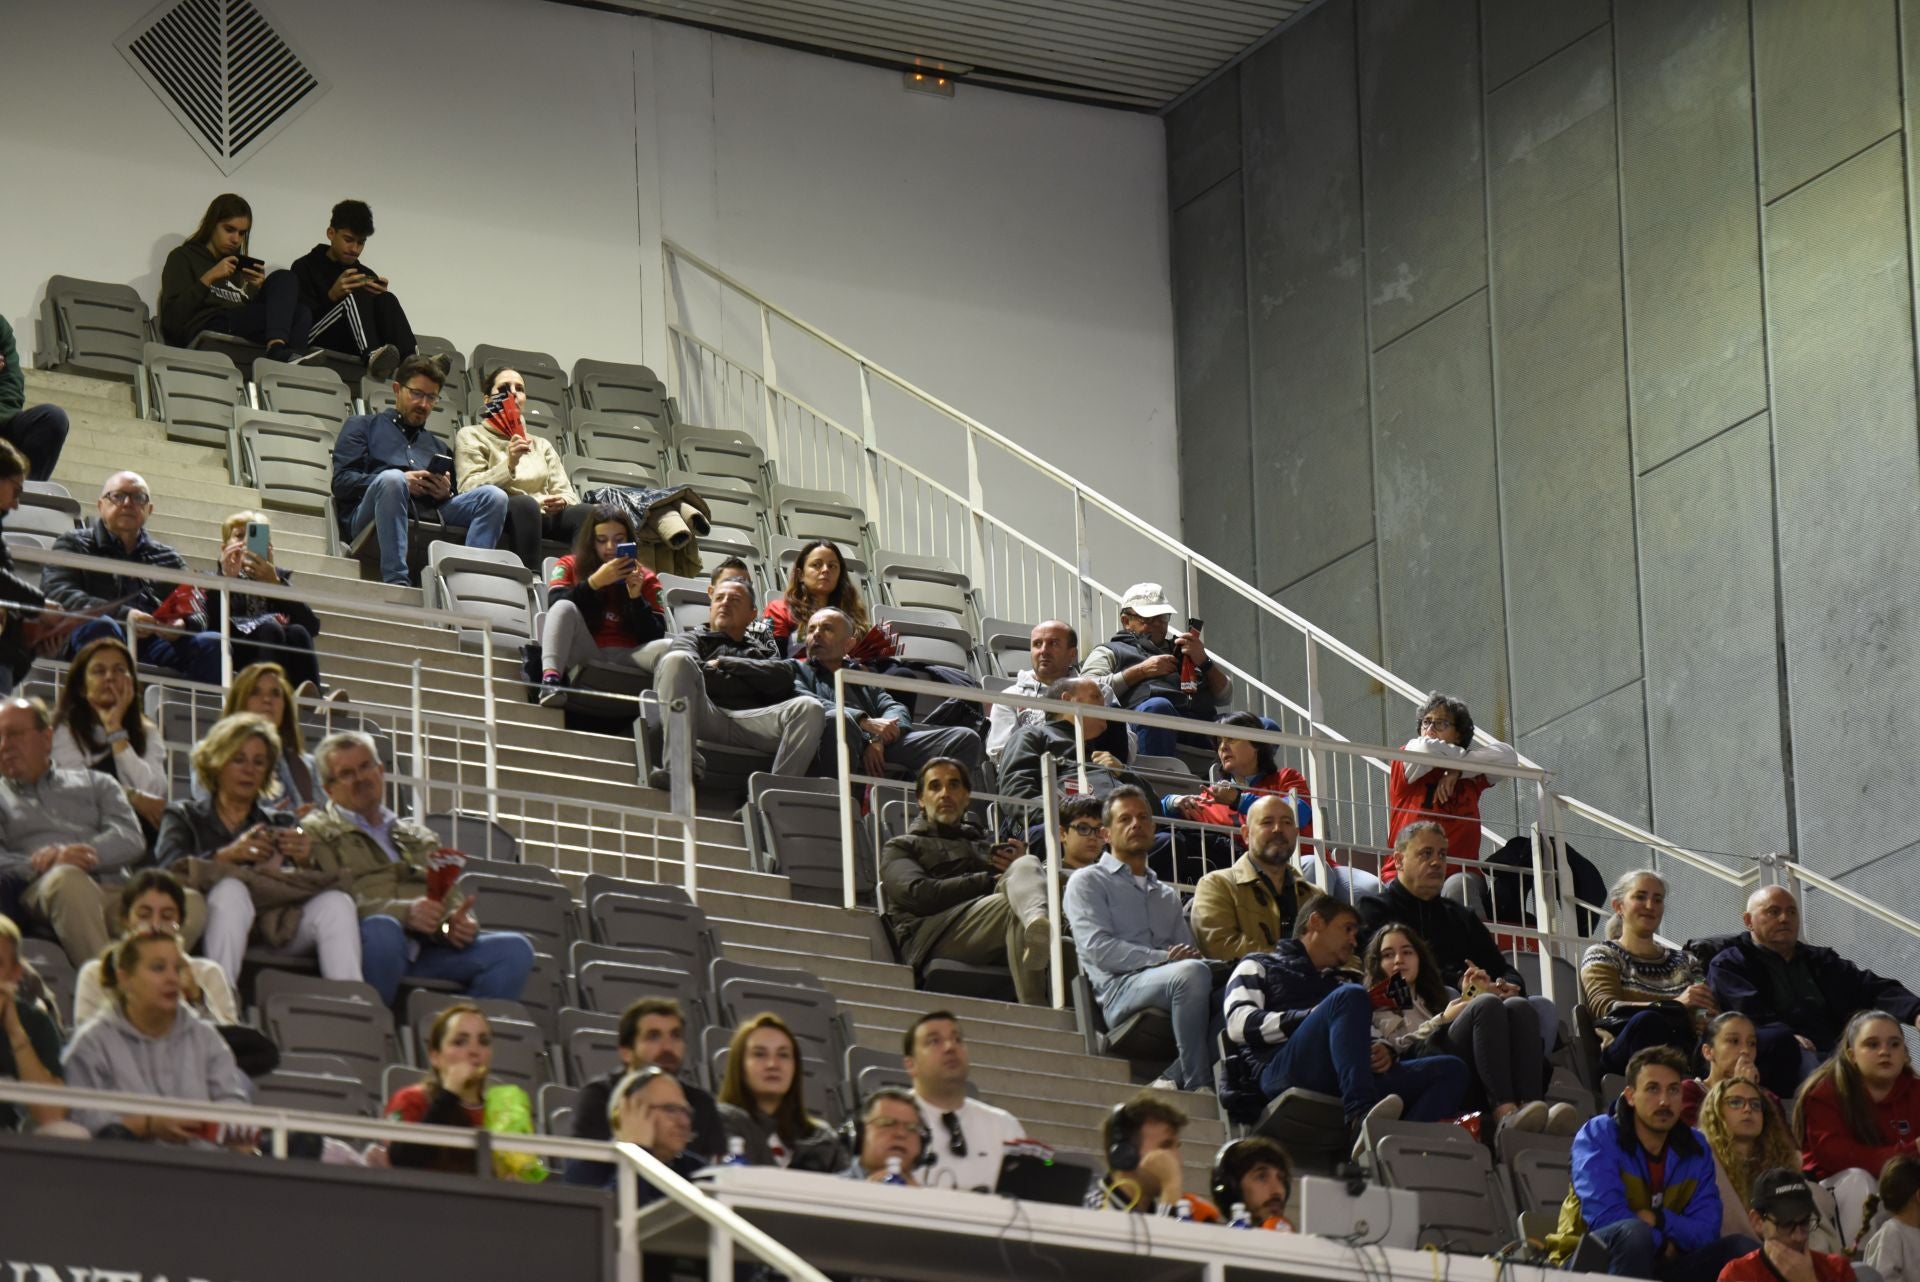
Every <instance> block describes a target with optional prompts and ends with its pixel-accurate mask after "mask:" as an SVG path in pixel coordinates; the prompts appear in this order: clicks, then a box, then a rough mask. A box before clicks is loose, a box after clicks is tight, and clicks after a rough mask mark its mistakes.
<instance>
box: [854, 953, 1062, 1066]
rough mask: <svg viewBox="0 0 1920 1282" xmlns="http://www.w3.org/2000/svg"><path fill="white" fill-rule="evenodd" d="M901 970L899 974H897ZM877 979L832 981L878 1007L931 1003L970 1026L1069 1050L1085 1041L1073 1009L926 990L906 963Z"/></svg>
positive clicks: (901, 1007) (897, 1007)
mask: <svg viewBox="0 0 1920 1282" xmlns="http://www.w3.org/2000/svg"><path fill="white" fill-rule="evenodd" d="M894 972H897V973H894ZM894 972H889V973H888V974H886V975H885V976H883V977H879V979H878V982H875V977H872V976H868V977H864V978H842V977H836V978H834V979H832V980H830V981H829V982H830V983H831V984H832V986H833V990H834V992H836V993H839V994H842V995H843V996H844V998H845V999H846V1000H847V1001H850V1002H859V1003H862V1004H864V1005H867V1006H870V1007H874V1008H891V1009H894V1010H909V1009H915V1008H918V1007H920V1006H922V1005H924V1004H925V1003H928V1002H931V1003H934V1004H936V1005H938V1006H940V1007H941V1008H942V1009H944V1010H950V1011H952V1012H953V1013H954V1014H955V1015H956V1016H958V1017H959V1018H960V1020H961V1021H962V1022H964V1023H966V1024H967V1025H969V1026H970V1027H971V1026H974V1025H981V1026H989V1027H993V1028H1006V1029H1018V1030H1019V1034H1020V1036H1022V1037H1024V1036H1026V1035H1027V1034H1028V1033H1032V1034H1034V1035H1035V1036H1036V1037H1039V1038H1042V1039H1044V1040H1045V1041H1046V1043H1047V1044H1049V1045H1057V1046H1059V1047H1060V1048H1062V1049H1065V1050H1080V1049H1081V1048H1082V1047H1083V1046H1084V1042H1083V1041H1082V1040H1081V1037H1080V1030H1079V1026H1078V1025H1077V1024H1076V1023H1075V1022H1074V1018H1073V1011H1071V1010H1054V1009H1053V1008H1052V1007H1051V1006H1023V1005H1021V1004H1020V1003H1018V1002H1002V1001H995V1000H993V999H992V998H988V997H961V996H958V995H955V994H952V993H926V992H920V991H918V990H916V989H915V988H914V987H913V982H912V978H911V972H909V971H908V969H907V968H906V967H905V966H898V967H895V968H894Z"/></svg>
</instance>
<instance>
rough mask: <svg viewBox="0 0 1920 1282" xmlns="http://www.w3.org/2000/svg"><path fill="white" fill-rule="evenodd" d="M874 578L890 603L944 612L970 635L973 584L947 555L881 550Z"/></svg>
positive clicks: (877, 556)
mask: <svg viewBox="0 0 1920 1282" xmlns="http://www.w3.org/2000/svg"><path fill="white" fill-rule="evenodd" d="M874 577H875V578H877V579H878V580H879V582H880V589H881V591H882V592H883V593H885V595H886V598H887V602H888V604H890V605H895V606H905V607H908V608H910V609H917V610H930V611H935V612H937V613H940V614H945V615H947V616H949V617H950V618H951V619H952V620H953V626H954V627H956V628H964V629H966V630H967V631H968V632H969V634H971V632H972V621H973V617H974V613H975V612H974V608H973V585H972V584H971V583H970V582H969V581H968V580H967V576H966V575H964V574H962V573H961V572H960V569H959V567H958V566H956V565H954V564H953V562H951V561H949V560H947V559H946V558H945V557H939V556H909V555H907V554H906V553H904V552H886V551H882V552H879V553H876V554H875V556H874ZM1023 639H1024V638H1023Z"/></svg>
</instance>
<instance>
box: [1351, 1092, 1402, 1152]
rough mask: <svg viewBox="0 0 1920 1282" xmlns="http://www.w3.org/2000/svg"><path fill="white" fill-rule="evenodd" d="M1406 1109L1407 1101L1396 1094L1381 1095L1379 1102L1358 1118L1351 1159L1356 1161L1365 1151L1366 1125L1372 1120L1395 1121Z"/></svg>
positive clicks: (1372, 1121)
mask: <svg viewBox="0 0 1920 1282" xmlns="http://www.w3.org/2000/svg"><path fill="white" fill-rule="evenodd" d="M1406 1111H1407V1102H1406V1101H1405V1100H1403V1099H1401V1098H1400V1097H1399V1096H1398V1095H1392V1094H1388V1095H1382V1096H1381V1097H1380V1102H1379V1103H1378V1104H1375V1105H1374V1106H1373V1107H1372V1108H1370V1109H1368V1110H1367V1115H1366V1116H1365V1117H1363V1118H1361V1119H1360V1126H1359V1129H1358V1130H1357V1131H1356V1132H1355V1134H1354V1140H1353V1160H1354V1161H1356V1162H1358V1161H1359V1160H1360V1159H1361V1158H1363V1157H1365V1156H1366V1153H1367V1127H1368V1126H1369V1125H1371V1124H1372V1123H1374V1122H1397V1121H1399V1120H1400V1115H1401V1114H1402V1113H1404V1112H1406Z"/></svg>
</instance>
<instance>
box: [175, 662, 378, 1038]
mask: <svg viewBox="0 0 1920 1282" xmlns="http://www.w3.org/2000/svg"><path fill="white" fill-rule="evenodd" d="M213 693H214V695H215V696H216V698H215V703H214V711H215V714H216V717H217V715H218V712H219V707H220V705H219V702H218V695H219V691H217V690H216V691H214V692H213ZM294 994H298V995H302V996H306V997H330V998H334V999H336V1000H339V1001H348V1002H358V1003H359V1004H360V1005H362V1006H365V1007H366V1008H367V1009H368V1010H369V1011H370V1012H371V1013H372V1015H371V1017H372V1019H373V1022H374V1023H375V1024H376V1025H377V1026H378V1027H379V1028H380V1030H381V1033H382V1035H383V1036H384V1037H386V1038H387V1040H388V1041H389V1043H390V1044H391V1045H392V1046H393V1049H394V1050H396V1051H397V1050H399V1047H400V1043H399V1039H398V1038H397V1037H395V1036H394V1030H393V1013H392V1012H391V1011H389V1010H388V1009H387V1007H386V1005H385V1003H383V1002H382V1001H381V1000H380V994H379V993H378V992H377V991H375V989H374V987H373V985H372V984H368V983H363V982H361V981H360V980H357V979H323V978H321V977H320V976H319V975H317V974H305V975H303V974H300V973H298V972H294V971H280V970H276V971H262V972H261V973H260V974H259V975H257V976H255V977H254V981H253V1004H254V1005H255V1006H257V1007H259V1008H260V1009H262V1010H265V1009H266V1005H267V1000H268V999H269V998H271V997H277V996H288V995H294ZM280 1049H281V1050H282V1051H285V1050H286V1049H287V1048H286V1047H284V1046H283V1047H281V1048H280ZM316 1053H318V1054H325V1053H326V1052H324V1051H321V1052H316Z"/></svg>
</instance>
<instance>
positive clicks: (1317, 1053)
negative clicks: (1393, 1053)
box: [1260, 984, 1472, 1122]
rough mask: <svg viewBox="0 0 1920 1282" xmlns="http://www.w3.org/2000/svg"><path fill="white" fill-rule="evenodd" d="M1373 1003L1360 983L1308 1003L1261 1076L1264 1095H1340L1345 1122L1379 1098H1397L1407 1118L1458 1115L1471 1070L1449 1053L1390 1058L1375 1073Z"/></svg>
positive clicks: (1436, 1118) (1421, 1119)
mask: <svg viewBox="0 0 1920 1282" xmlns="http://www.w3.org/2000/svg"><path fill="white" fill-rule="evenodd" d="M1372 1057H1373V1001H1372V999H1371V998H1369V997H1368V996H1367V990H1366V989H1364V988H1362V987H1361V986H1360V985H1358V984H1343V985H1341V986H1340V987H1339V988H1336V989H1334V990H1333V992H1331V993H1329V994H1328V995H1327V997H1326V998H1325V1000H1323V1001H1322V1002H1321V1003H1320V1004H1319V1005H1318V1006H1315V1007H1314V1008H1313V1013H1312V1014H1311V1015H1309V1016H1307V1018H1306V1020H1305V1021H1304V1022H1303V1023H1301V1025H1300V1027H1298V1028H1296V1029H1294V1030H1293V1034H1292V1036H1290V1037H1288V1038H1287V1040H1286V1041H1285V1043H1283V1044H1282V1045H1281V1047H1280V1053H1279V1054H1278V1055H1275V1056H1274V1057H1273V1058H1272V1059H1270V1060H1268V1061H1267V1066H1266V1068H1265V1069H1263V1070H1261V1073H1260V1089H1261V1090H1262V1091H1264V1092H1266V1096H1267V1098H1268V1099H1273V1098H1275V1097H1277V1096H1278V1095H1279V1094H1280V1093H1281V1092H1282V1091H1284V1090H1286V1089H1287V1088H1288V1087H1289V1086H1298V1087H1301V1088H1303V1089H1305V1090H1309V1091H1319V1092H1321V1093H1322V1094H1324V1095H1338V1096H1339V1097H1340V1101H1341V1104H1342V1106H1343V1111H1344V1112H1345V1113H1346V1115H1347V1119H1348V1120H1349V1121H1357V1120H1359V1119H1360V1118H1362V1117H1365V1116H1366V1115H1367V1112H1368V1110H1370V1109H1371V1108H1372V1107H1373V1106H1374V1105H1375V1104H1378V1103H1379V1102H1380V1097H1381V1096H1383V1095H1386V1094H1389V1093H1391V1094H1394V1095H1398V1096H1399V1097H1400V1098H1401V1100H1402V1101H1403V1102H1404V1103H1405V1104H1406V1111H1405V1112H1404V1113H1403V1114H1402V1116H1403V1117H1405V1118H1406V1119H1407V1120H1408V1121H1410V1122H1438V1121H1441V1120H1443V1119H1445V1118H1449V1117H1456V1116H1458V1115H1459V1113H1460V1109H1461V1106H1462V1105H1463V1104H1464V1103H1465V1102H1466V1098H1467V1088H1468V1087H1469V1085H1470V1084H1471V1082H1472V1072H1471V1070H1469V1069H1468V1068H1467V1065H1466V1062H1465V1061H1464V1060H1458V1059H1455V1058H1454V1057H1453V1056H1451V1055H1423V1056H1420V1057H1419V1058H1417V1059H1401V1060H1395V1061H1394V1064H1393V1067H1392V1068H1389V1069H1388V1070H1387V1071H1386V1072H1384V1073H1376V1072H1374V1071H1373V1062H1372Z"/></svg>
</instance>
